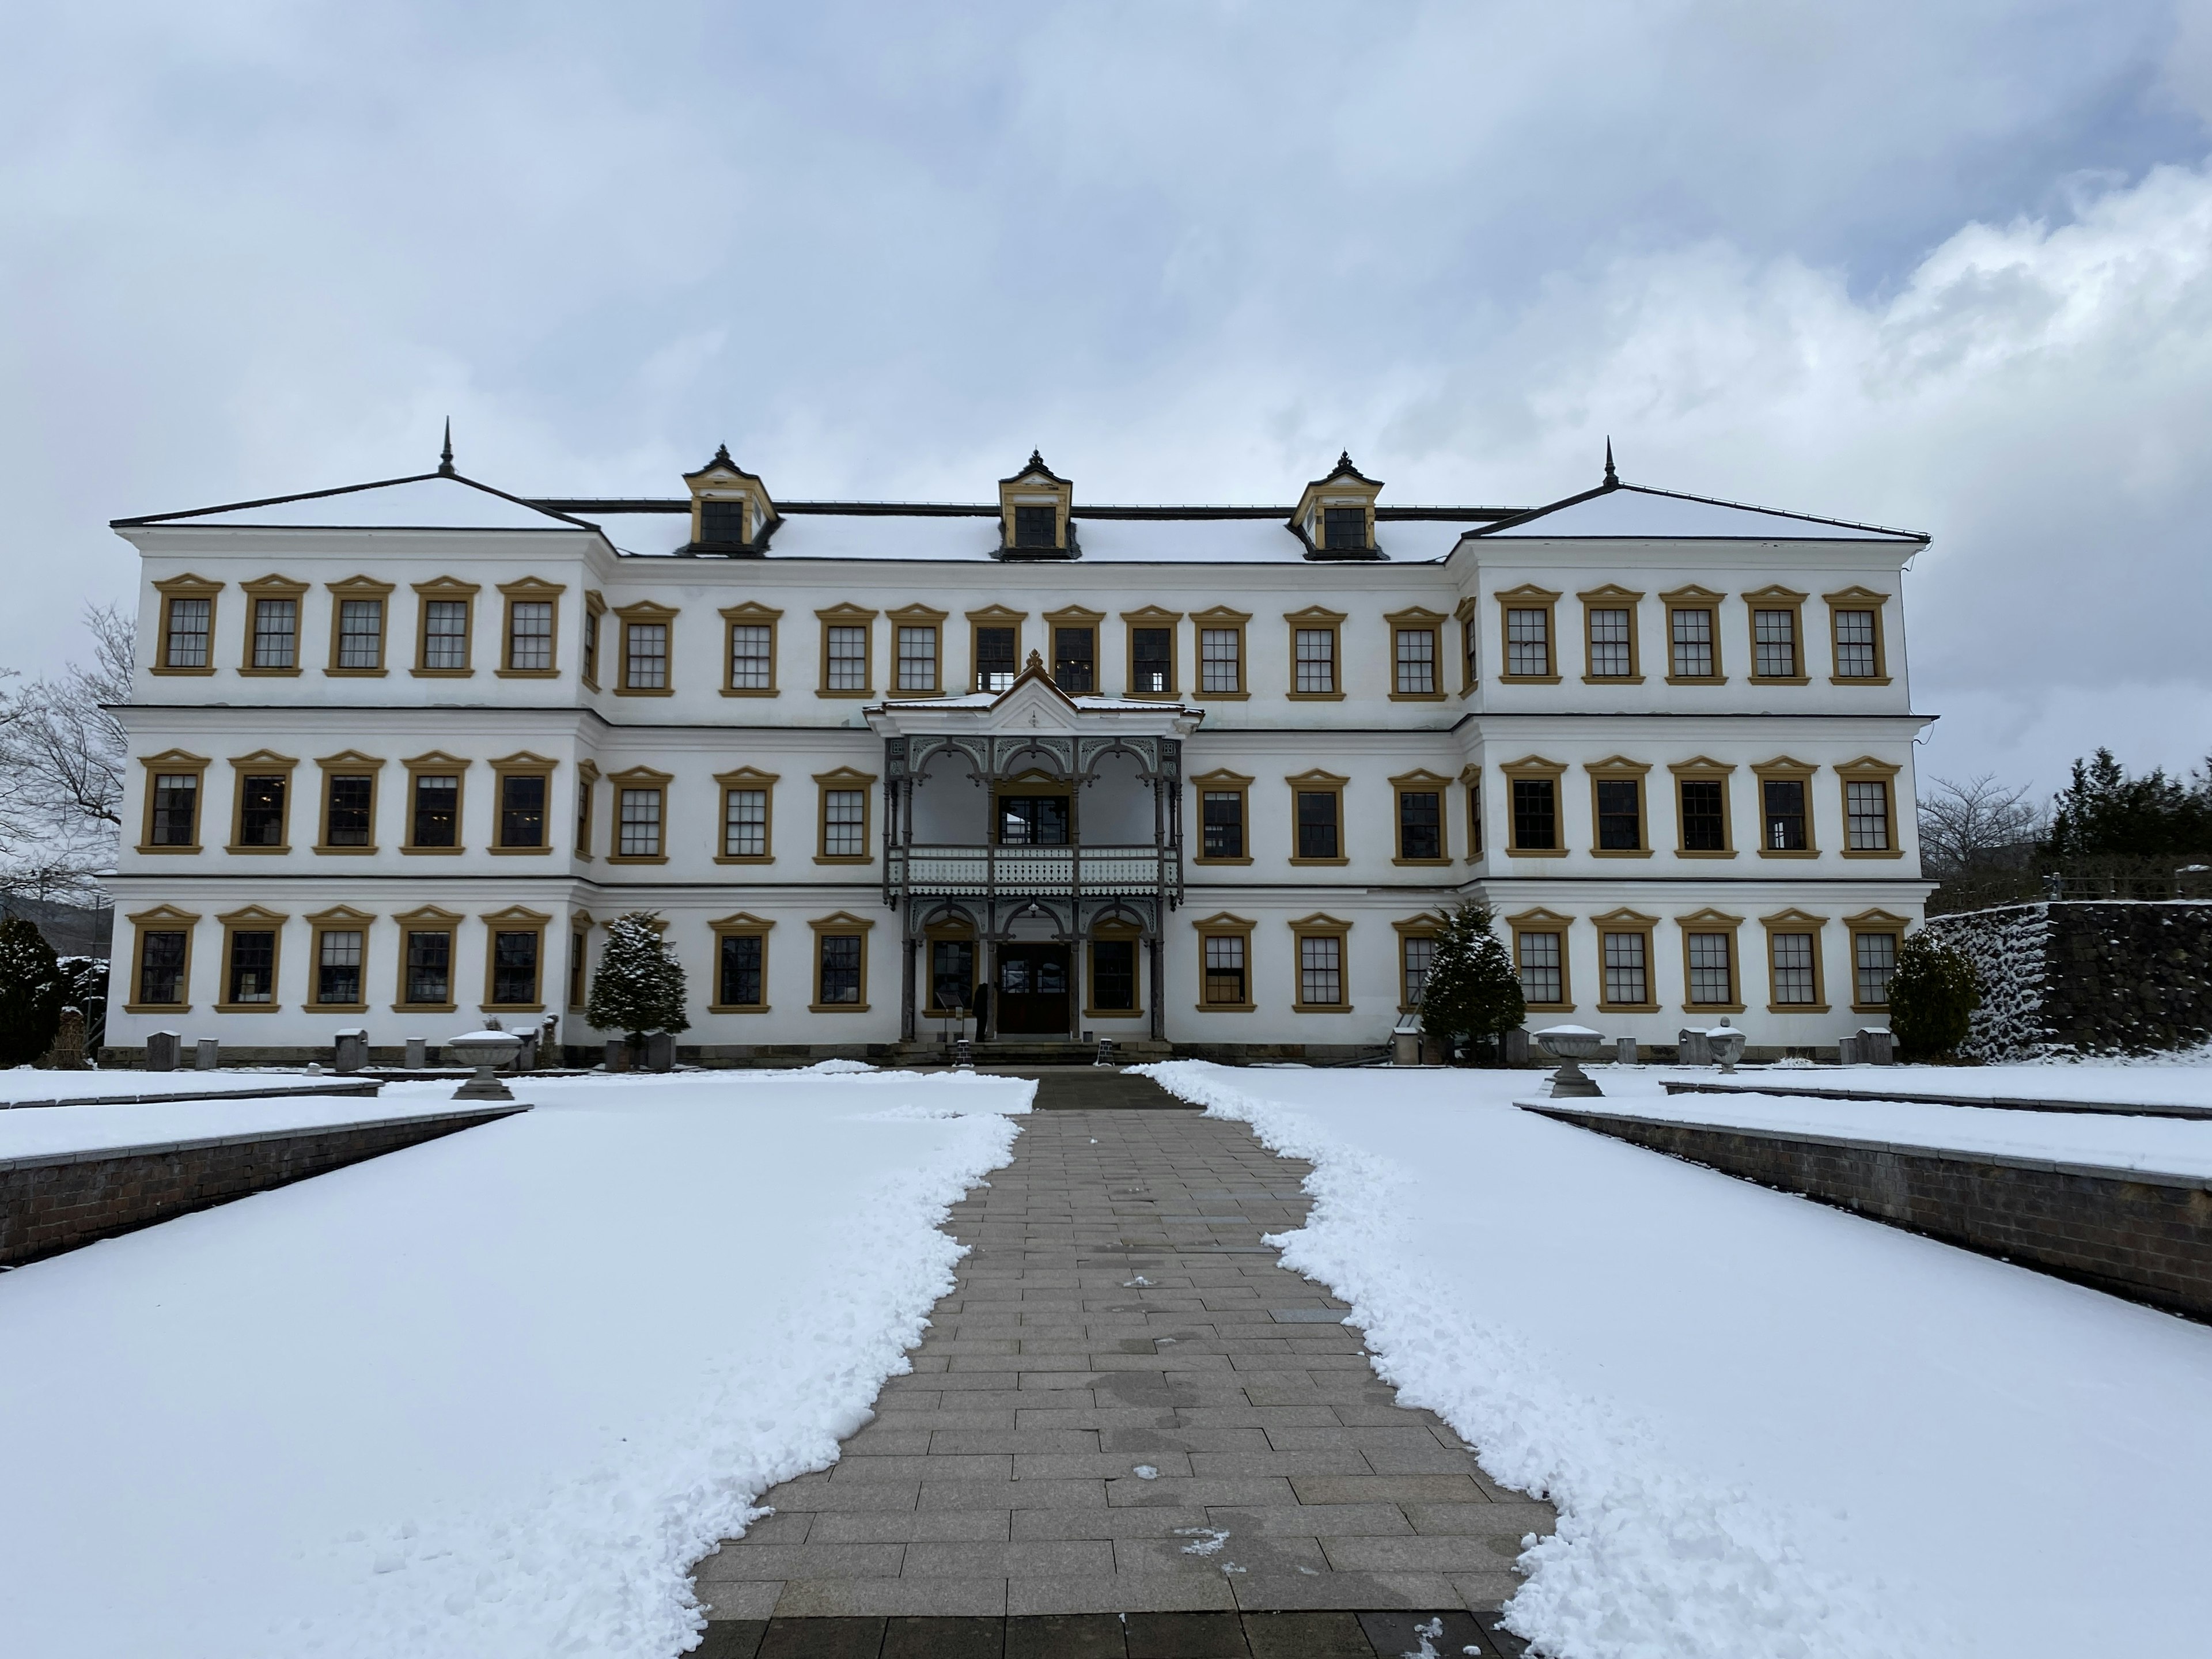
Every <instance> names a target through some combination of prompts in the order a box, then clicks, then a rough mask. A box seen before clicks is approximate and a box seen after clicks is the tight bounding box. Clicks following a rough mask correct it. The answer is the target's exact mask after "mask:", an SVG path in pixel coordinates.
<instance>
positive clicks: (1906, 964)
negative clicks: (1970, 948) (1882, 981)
mask: <svg viewBox="0 0 2212 1659" xmlns="http://www.w3.org/2000/svg"><path fill="white" fill-rule="evenodd" d="M1980 1006H1982V976H1981V975H1980V974H1978V972H1976V971H1975V969H1974V964H1973V962H1972V959H1971V958H1970V957H1968V956H1967V955H1966V952H1965V951H1961V950H1959V949H1958V948H1957V947H1956V946H1954V945H1946V944H1944V943H1943V942H1942V940H1940V939H1937V938H1936V936H1935V935H1934V934H1933V933H1928V932H1926V931H1925V930H1924V929H1923V931H1922V932H1920V933H1914V934H1911V935H1910V936H1909V937H1908V938H1907V939H1905V943H1904V944H1903V945H1900V946H1899V947H1898V952H1897V971H1896V972H1895V973H1894V974H1893V975H1891V976H1890V981H1889V1029H1890V1030H1891V1032H1892V1033H1893V1034H1894V1036H1896V1038H1897V1045H1898V1047H1899V1048H1902V1049H1903V1050H1904V1051H1905V1053H1906V1054H1912V1055H1917V1056H1919V1057H1922V1058H1931V1059H1932V1058H1934V1057H1936V1056H1938V1055H1942V1054H1950V1053H1952V1052H1953V1051H1954V1050H1955V1049H1956V1048H1958V1046H1959V1045H1960V1043H1962V1042H1965V1041H1966V1027H1967V1024H1968V1023H1969V1022H1970V1021H1971V1020H1972V1018H1973V1012H1974V1010H1975V1009H1977V1008H1978V1007H1980Z"/></svg>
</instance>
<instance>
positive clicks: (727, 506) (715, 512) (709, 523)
mask: <svg viewBox="0 0 2212 1659" xmlns="http://www.w3.org/2000/svg"><path fill="white" fill-rule="evenodd" d="M699 540H700V543H701V544H702V545H703V546H707V547H726V546H732V545H734V546H738V547H742V546H744V544H745V504H744V502H743V501H702V502H700V503H699Z"/></svg>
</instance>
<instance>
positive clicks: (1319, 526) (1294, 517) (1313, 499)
mask: <svg viewBox="0 0 2212 1659" xmlns="http://www.w3.org/2000/svg"><path fill="white" fill-rule="evenodd" d="M1382 493H1383V486H1382V484H1381V483H1379V482H1377V481H1376V479H1373V478H1370V477H1366V476H1364V474H1363V473H1361V471H1359V469H1358V467H1356V466H1354V465H1352V455H1351V453H1350V452H1349V451H1346V453H1343V454H1341V455H1340V456H1338V457H1337V458H1336V467H1335V470H1334V471H1332V472H1330V473H1329V475H1328V477H1324V478H1316V479H1315V480H1314V481H1313V482H1312V483H1310V484H1308V485H1307V486H1306V488H1305V493H1304V495H1300V496H1299V497H1298V505H1297V510H1296V511H1294V512H1293V513H1291V529H1292V530H1293V531H1295V532H1297V537H1298V539H1299V540H1300V541H1302V542H1304V544H1306V557H1308V558H1310V559H1379V558H1381V557H1382V556H1383V555H1382V552H1381V550H1379V549H1378V548H1376V545H1375V498H1376V496H1377V495H1381V494H1382Z"/></svg>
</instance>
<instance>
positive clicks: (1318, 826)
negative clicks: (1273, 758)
mask: <svg viewBox="0 0 2212 1659" xmlns="http://www.w3.org/2000/svg"><path fill="white" fill-rule="evenodd" d="M1339 800H1340V797H1339V796H1338V794H1337V793H1336V791H1335V790H1334V789H1301V790H1298V791H1297V819H1298V856H1299V857H1300V858H1302V859H1333V858H1337V857H1340V856H1341V854H1340V850H1339V843H1340V836H1338V834H1337V822H1336V820H1337V805H1338V802H1339Z"/></svg>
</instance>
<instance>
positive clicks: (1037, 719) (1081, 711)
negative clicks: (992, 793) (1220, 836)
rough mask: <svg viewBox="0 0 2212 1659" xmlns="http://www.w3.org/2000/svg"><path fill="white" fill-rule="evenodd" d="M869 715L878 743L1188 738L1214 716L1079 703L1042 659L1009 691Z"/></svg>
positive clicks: (1179, 708)
mask: <svg viewBox="0 0 2212 1659" xmlns="http://www.w3.org/2000/svg"><path fill="white" fill-rule="evenodd" d="M862 713H863V714H865V715H866V719H867V722H868V725H869V726H870V727H871V728H872V730H873V731H874V732H876V734H877V735H878V737H884V738H918V737H944V736H954V735H958V736H975V737H985V736H991V735H994V734H1000V733H1004V734H1006V735H1007V736H1015V735H1021V736H1028V735H1031V734H1034V735H1037V736H1045V737H1051V736H1058V737H1070V736H1076V735H1082V736H1085V737H1088V736H1093V735H1107V734H1111V735H1114V736H1117V737H1132V738H1138V737H1144V738H1187V737H1188V736H1189V735H1190V734H1191V733H1192V732H1195V731H1196V730H1197V729H1198V727H1199V724H1200V721H1202V720H1205V718H1206V711H1205V710H1204V709H1202V708H1190V707H1188V706H1187V705H1185V704H1183V703H1181V702H1159V701H1158V700H1155V699H1151V698H1147V699H1144V700H1142V701H1137V700H1133V699H1132V700H1125V699H1123V698H1121V697H1093V696H1080V697H1072V696H1068V694H1067V693H1066V692H1065V691H1063V690H1060V688H1059V687H1058V686H1057V685H1054V684H1053V683H1052V677H1051V676H1050V675H1048V674H1047V673H1045V672H1044V671H1043V669H1042V666H1041V665H1039V664H1038V662H1037V659H1036V653H1031V655H1030V667H1029V668H1027V669H1026V670H1024V671H1023V672H1022V673H1021V675H1020V676H1018V678H1016V679H1015V681H1014V683H1013V684H1012V685H1010V686H1008V687H1007V688H1006V690H1004V691H1000V692H997V693H992V692H985V691H978V692H971V693H970V694H969V695H968V696H959V697H932V698H929V699H927V701H916V702H897V701H896V700H895V699H894V700H887V701H885V702H879V703H874V704H871V705H870V706H869V707H868V708H866V709H864V710H863V711H862Z"/></svg>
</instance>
